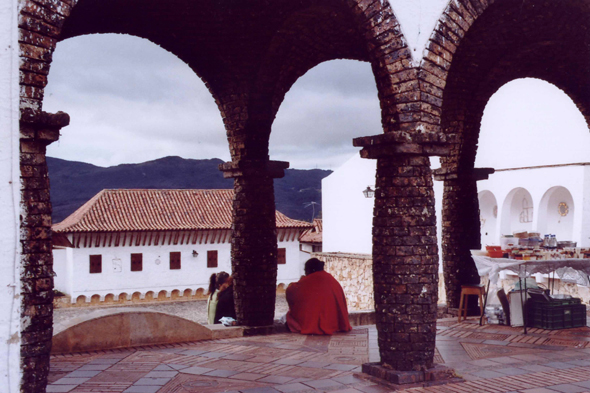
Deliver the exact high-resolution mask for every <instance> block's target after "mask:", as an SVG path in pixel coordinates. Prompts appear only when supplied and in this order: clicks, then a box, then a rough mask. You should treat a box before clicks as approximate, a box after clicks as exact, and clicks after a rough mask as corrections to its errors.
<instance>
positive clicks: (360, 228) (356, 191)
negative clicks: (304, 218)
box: [322, 155, 377, 254]
mask: <svg viewBox="0 0 590 393" xmlns="http://www.w3.org/2000/svg"><path fill="white" fill-rule="evenodd" d="M376 168H377V160H366V159H362V158H360V156H358V155H355V156H353V157H351V158H350V159H349V160H348V161H346V162H345V163H344V164H343V165H342V166H341V167H340V168H338V169H336V170H335V171H334V172H333V173H332V174H331V175H330V176H328V177H325V178H324V179H323V180H322V218H323V222H322V225H323V232H322V243H323V244H322V249H323V252H349V253H353V254H354V253H357V254H370V253H371V252H372V244H373V240H372V235H371V231H372V226H373V206H374V202H375V199H374V198H365V196H364V195H363V190H364V189H366V188H367V186H370V187H371V188H372V189H373V190H374V189H375V171H376Z"/></svg>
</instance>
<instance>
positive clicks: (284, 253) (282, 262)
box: [277, 248, 287, 265]
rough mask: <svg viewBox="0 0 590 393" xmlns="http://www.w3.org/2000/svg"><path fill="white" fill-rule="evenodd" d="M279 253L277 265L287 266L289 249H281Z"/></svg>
mask: <svg viewBox="0 0 590 393" xmlns="http://www.w3.org/2000/svg"><path fill="white" fill-rule="evenodd" d="M277 251H278V252H277V264H279V265H285V264H286V263H287V249H286V248H279V249H278V250H277Z"/></svg>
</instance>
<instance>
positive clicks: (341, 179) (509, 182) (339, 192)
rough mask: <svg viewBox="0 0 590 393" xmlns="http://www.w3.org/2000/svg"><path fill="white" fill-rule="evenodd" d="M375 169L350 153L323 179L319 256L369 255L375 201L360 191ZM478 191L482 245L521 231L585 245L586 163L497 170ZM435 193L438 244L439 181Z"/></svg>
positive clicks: (589, 169)
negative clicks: (340, 164)
mask: <svg viewBox="0 0 590 393" xmlns="http://www.w3.org/2000/svg"><path fill="white" fill-rule="evenodd" d="M375 168H376V162H375V161H374V160H365V159H362V158H360V157H359V156H356V155H355V156H354V157H352V158H350V159H349V160H348V161H347V162H346V163H345V164H344V165H342V166H341V167H340V168H338V169H337V170H335V171H334V173H332V174H331V175H330V176H328V177H326V178H324V180H323V181H322V216H323V220H324V223H323V227H324V232H323V249H324V252H349V253H362V254H371V247H372V234H371V229H372V220H373V202H374V199H372V198H366V197H365V196H364V194H363V192H362V191H363V190H365V189H366V188H367V187H371V188H373V189H374V188H375V187H374V184H375ZM477 187H478V196H479V204H480V218H481V223H482V226H481V244H482V246H483V247H485V245H492V244H497V245H499V244H500V238H501V236H502V235H511V234H513V233H514V232H522V231H528V232H540V233H541V234H542V235H544V234H555V235H556V237H557V239H558V240H571V241H575V242H577V245H578V247H589V246H590V163H580V164H562V165H547V166H535V167H526V168H511V169H500V170H497V171H496V172H495V173H494V174H492V175H490V177H489V179H488V180H482V181H479V182H477ZM434 191H435V198H436V216H437V220H438V223H439V225H438V234H439V236H438V238H439V241H440V239H441V236H440V234H441V226H440V218H441V210H442V197H443V182H439V181H435V182H434ZM439 252H440V245H439Z"/></svg>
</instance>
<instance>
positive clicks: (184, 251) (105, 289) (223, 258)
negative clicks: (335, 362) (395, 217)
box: [53, 239, 302, 302]
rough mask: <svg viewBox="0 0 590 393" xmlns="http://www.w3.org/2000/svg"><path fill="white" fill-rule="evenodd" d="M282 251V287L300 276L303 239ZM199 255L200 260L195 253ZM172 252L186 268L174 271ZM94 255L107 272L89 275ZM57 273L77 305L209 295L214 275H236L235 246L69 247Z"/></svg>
mask: <svg viewBox="0 0 590 393" xmlns="http://www.w3.org/2000/svg"><path fill="white" fill-rule="evenodd" d="M278 248H285V249H286V258H287V263H286V264H285V265H279V266H278V274H277V284H281V283H282V284H289V283H291V282H293V281H297V280H298V279H299V277H300V276H301V272H302V267H301V260H302V258H301V255H300V254H301V252H300V251H299V241H298V240H297V239H296V240H294V241H282V242H278ZM193 250H194V251H197V253H198V256H197V257H193V255H192V253H193ZM209 250H217V251H218V266H217V267H216V268H208V267H207V251H209ZM170 252H180V253H181V268H180V269H179V270H178V269H175V270H171V269H170ZM132 253H142V254H143V270H142V271H136V272H132V271H131V254H132ZM90 255H102V273H90V268H89V259H90ZM53 256H54V270H55V272H56V274H57V276H56V278H55V287H56V289H58V290H60V291H62V292H64V293H66V294H68V295H70V296H71V297H72V302H75V301H76V299H77V298H78V297H79V296H81V295H83V296H85V297H86V301H87V302H89V301H90V300H91V297H92V296H94V295H99V296H100V297H101V301H102V300H104V297H105V296H106V295H108V294H112V295H114V296H115V299H117V298H118V296H119V295H120V294H122V293H126V294H127V296H128V298H130V297H131V296H132V295H133V293H135V292H139V293H140V296H141V298H143V297H144V296H145V295H146V293H148V292H150V291H151V292H154V296H155V297H157V296H158V293H159V292H160V291H166V292H167V296H170V294H171V293H172V291H174V290H179V291H180V293H181V294H182V293H183V292H184V291H185V290H186V289H190V290H191V291H192V293H193V294H194V292H195V291H196V290H198V289H200V288H201V289H203V290H204V291H205V292H206V291H207V288H208V286H209V277H210V276H211V274H213V273H218V272H221V271H226V272H228V273H231V271H232V269H231V244H230V243H229V242H227V243H220V244H188V245H187V244H184V245H159V246H124V247H93V248H75V249H72V248H68V249H59V250H54V252H53ZM113 260H118V261H120V265H121V267H122V269H121V271H120V272H116V271H115V269H114V267H113Z"/></svg>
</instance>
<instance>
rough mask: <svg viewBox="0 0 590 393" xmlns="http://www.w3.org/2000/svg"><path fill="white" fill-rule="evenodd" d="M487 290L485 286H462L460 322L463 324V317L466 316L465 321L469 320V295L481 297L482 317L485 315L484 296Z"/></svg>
mask: <svg viewBox="0 0 590 393" xmlns="http://www.w3.org/2000/svg"><path fill="white" fill-rule="evenodd" d="M484 293H485V288H484V286H483V285H461V300H460V301H459V322H461V316H463V313H464V314H465V316H464V318H463V319H467V299H466V297H467V296H469V295H477V296H479V308H480V311H481V314H480V317H481V316H482V315H483V295H484Z"/></svg>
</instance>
